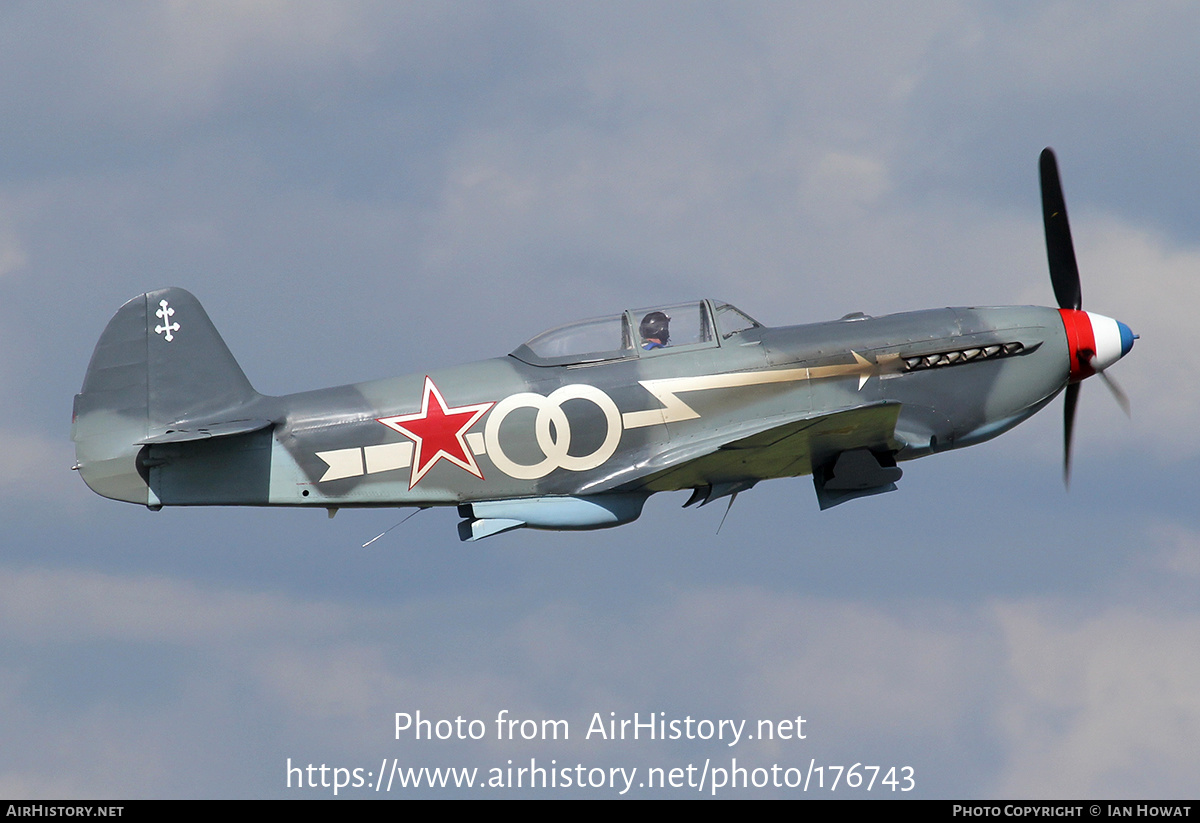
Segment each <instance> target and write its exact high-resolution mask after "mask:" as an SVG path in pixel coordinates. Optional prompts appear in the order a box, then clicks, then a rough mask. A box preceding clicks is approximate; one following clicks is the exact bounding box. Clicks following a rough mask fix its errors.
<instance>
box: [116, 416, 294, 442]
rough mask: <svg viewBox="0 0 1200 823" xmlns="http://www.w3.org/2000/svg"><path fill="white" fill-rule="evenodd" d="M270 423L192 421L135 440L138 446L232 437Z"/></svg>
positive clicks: (263, 421)
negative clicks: (177, 427) (188, 423)
mask: <svg viewBox="0 0 1200 823" xmlns="http://www.w3.org/2000/svg"><path fill="white" fill-rule="evenodd" d="M270 425H272V421H270V420H262V419H253V420H231V421H229V422H227V423H200V424H196V423H193V424H191V425H189V426H188V427H187V428H179V429H174V428H169V429H167V430H166V431H165V432H163V433H162V434H156V435H154V436H152V437H146V438H143V439H142V440H138V441H136V443H137V445H139V446H151V445H157V444H161V443H190V442H193V441H195V440H211V439H212V438H214V437H232V436H234V435H235V434H249V433H250V432H256V431H259V430H260V429H265V428H267V427H268V426H270Z"/></svg>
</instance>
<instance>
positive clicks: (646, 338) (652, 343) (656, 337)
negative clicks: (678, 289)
mask: <svg viewBox="0 0 1200 823" xmlns="http://www.w3.org/2000/svg"><path fill="white" fill-rule="evenodd" d="M638 332H639V333H641V335H642V348H643V349H645V350H646V351H650V350H651V349H664V348H666V347H667V343H669V342H670V341H671V318H670V317H668V316H667V315H666V313H665V312H661V311H652V312H650V313H649V314H647V315H646V316H645V317H643V318H642V323H641V325H640V326H638Z"/></svg>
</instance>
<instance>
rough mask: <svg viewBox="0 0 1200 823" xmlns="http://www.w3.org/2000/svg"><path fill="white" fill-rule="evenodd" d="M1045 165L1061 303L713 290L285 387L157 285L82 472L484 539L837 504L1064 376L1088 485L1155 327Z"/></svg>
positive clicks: (98, 387) (110, 335) (77, 425)
mask: <svg viewBox="0 0 1200 823" xmlns="http://www.w3.org/2000/svg"><path fill="white" fill-rule="evenodd" d="M1040 174H1041V185H1042V210H1043V219H1044V223H1045V233H1046V248H1047V252H1048V257H1049V265H1050V277H1051V282H1052V284H1053V287H1054V294H1055V297H1056V298H1057V301H1058V306H1059V307H1058V308H1057V309H1050V308H1040V307H1035V306H1017V307H1000V308H995V307H993V308H974V307H972V308H943V309H931V310H928V311H918V312H910V313H905V314H893V315H888V316H884V317H868V316H866V315H864V314H861V313H855V314H848V315H846V316H845V317H843V318H841V319H840V320H835V321H832V322H827V323H817V324H812V325H802V326H788V327H783V328H768V327H766V326H763V325H762V324H760V323H758V322H757V321H756V320H754V319H753V318H752V317H750V316H749V315H748V314H746V313H745V312H742V311H741V310H739V309H737V308H735V307H734V306H732V305H730V304H728V303H723V302H718V301H712V300H697V301H693V302H687V303H679V304H675V305H669V306H648V307H645V308H640V309H632V310H628V311H624V312H621V313H619V314H613V315H611V316H608V317H600V318H596V319H591V320H584V321H580V322H575V323H569V324H567V325H564V326H559V327H558V328H554V329H551V330H549V331H546V332H542V333H541V334H539V335H537V336H536V337H534V338H532V339H531V340H529V341H528V342H526V343H524V344H522V345H520V346H518V347H517V348H516V349H515V350H514V351H513V352H512V353H511V354H509V355H508V356H507V357H500V358H495V359H491V360H484V361H481V362H477V363H472V364H469V365H466V366H460V367H457V368H451V369H445V370H441V371H436V372H429V373H423V372H418V373H416V374H412V375H409V376H407V377H397V378H392V379H386V380H377V381H372V382H367V383H358V384H354V385H348V386H340V387H337V388H330V389H322V390H319V391H308V392H301V393H298V394H291V395H287V396H283V397H268V396H264V395H261V394H259V393H258V392H256V391H255V390H254V389H253V388H252V387H251V385H250V383H249V381H248V380H247V379H246V376H245V375H244V374H243V373H242V370H241V368H240V367H239V366H238V364H237V362H236V361H235V360H234V358H233V355H232V354H230V352H229V349H228V348H227V347H226V346H225V343H224V342H223V341H222V339H221V337H220V335H219V334H218V333H217V331H216V329H215V327H214V326H213V325H212V323H211V321H210V320H209V318H208V316H207V315H206V314H205V312H204V309H203V308H201V306H200V303H199V302H198V301H197V300H196V298H194V297H193V296H192V295H191V294H189V293H188V292H186V291H184V290H183V289H179V288H167V289H162V290H159V291H152V292H148V293H146V294H143V295H141V296H139V297H136V298H134V299H133V300H130V301H129V302H128V303H126V304H125V305H124V306H122V307H121V309H120V310H119V311H118V312H117V313H116V315H115V316H114V317H113V318H112V320H111V321H110V322H109V324H108V326H107V328H106V329H105V330H104V333H103V334H102V335H101V337H100V341H99V343H97V345H96V350H95V352H94V354H93V355H92V359H91V363H90V364H89V366H88V370H87V374H86V376H85V377H84V382H83V389H82V391H81V392H80V394H78V395H76V397H75V410H74V423H73V426H72V439H73V440H74V441H75V447H76V457H77V463H76V466H75V468H76V469H78V470H79V472H80V474H81V475H82V476H83V479H84V480H85V481H86V482H87V484H88V486H90V487H91V488H92V489H93V490H94V491H96V492H97V493H99V494H101V495H104V496H105V497H110V498H113V499H116V500H127V501H129V502H133V503H140V504H143V505H145V506H147V507H148V508H150V509H152V510H155V511H157V510H159V509H161V508H162V507H163V506H238V505H247V506H308V507H323V508H325V509H328V510H329V512H330V516H332V515H333V513H334V512H336V511H337V510H338V509H340V508H343V507H365V506H374V507H381V506H391V507H404V506H415V507H429V506H457V507H458V513H459V515H460V516H461V517H462V520H461V522H460V523H459V527H458V529H459V536H460V537H461V539H463V540H478V539H480V538H483V537H487V536H489V535H494V534H498V533H500V532H505V531H508V530H510V529H516V528H521V527H529V528H537V529H595V528H603V527H607V526H616V525H619V524H623V523H628V522H630V521H632V520H635V519H636V518H637V517H638V516H639V515H640V514H641V511H642V506H643V504H644V503H645V501H646V499H647V498H648V497H649V496H650V495H651V494H654V493H655V492H663V491H676V490H690V492H691V496H690V497H689V499H688V501H687V503H685V506H690V505H693V504H696V503H699V504H701V505H704V504H707V503H710V502H712V501H714V500H718V499H721V498H724V497H729V498H730V503H732V499H733V496H735V495H736V494H737V493H739V492H742V491H745V490H747V489H750V488H751V487H752V486H754V485H755V484H756V483H758V482H759V481H761V480H766V479H769V478H781V477H796V476H802V475H806V474H811V475H812V478H813V484H814V486H815V488H816V495H817V501H818V503H819V505H820V507H821V508H822V509H825V508H828V507H830V506H835V505H838V504H840V503H843V502H846V501H848V500H852V499H855V498H859V497H864V496H868V495H874V494H879V493H881V492H887V491H892V490H894V489H895V488H896V481H898V480H899V479H900V477H901V469H900V467H899V465H898V463H901V462H904V461H908V460H914V459H916V458H918V457H924V456H926V455H930V454H934V453H937V452H942V451H946V450H948V449H955V448H962V447H964V446H970V445H973V444H975V443H982V442H983V441H985V440H990V439H991V438H993V437H996V436H997V435H999V434H1001V433H1003V432H1005V431H1007V430H1008V429H1010V428H1012V427H1013V426H1015V425H1017V424H1018V423H1020V422H1021V421H1023V420H1025V419H1026V418H1028V417H1029V416H1031V415H1032V414H1034V413H1035V412H1037V411H1038V410H1039V409H1041V408H1042V407H1044V406H1045V405H1046V404H1047V403H1049V402H1050V401H1051V400H1052V399H1053V398H1054V397H1055V395H1057V394H1058V393H1059V392H1061V391H1063V390H1064V389H1065V390H1066V402H1065V418H1064V421H1065V426H1064V448H1063V458H1064V459H1063V465H1064V477H1066V475H1067V472H1069V468H1070V455H1071V430H1072V422H1073V420H1074V416H1075V407H1076V404H1077V401H1078V397H1079V386H1080V382H1081V381H1082V380H1083V379H1085V378H1086V377H1088V376H1090V375H1092V374H1101V375H1102V376H1104V375H1103V372H1104V370H1105V369H1106V368H1108V367H1109V366H1111V365H1112V364H1113V363H1115V362H1116V361H1117V360H1119V359H1120V358H1121V357H1123V356H1124V355H1126V354H1128V353H1129V351H1130V349H1131V348H1132V346H1133V342H1134V339H1135V335H1134V334H1133V333H1132V332H1131V331H1130V329H1129V327H1128V326H1126V325H1125V324H1124V323H1120V322H1117V321H1116V320H1113V319H1110V318H1108V317H1104V316H1102V315H1098V314H1093V313H1091V312H1085V311H1083V310H1082V300H1081V292H1080V284H1079V272H1078V268H1077V266H1076V261H1075V252H1074V248H1073V245H1072V241H1071V233H1070V228H1069V226H1068V223H1067V212H1066V206H1065V204H1064V201H1063V195H1062V187H1061V184H1060V182H1059V176H1058V167H1057V163H1056V161H1055V158H1054V154H1053V152H1052V151H1051V150H1050V149H1046V150H1045V151H1044V152H1042V155H1041V161H1040ZM1106 380H1107V378H1106ZM1110 386H1111V387H1112V388H1113V389H1114V393H1115V394H1117V396H1118V399H1119V400H1122V402H1123V403H1124V400H1123V395H1122V394H1121V393H1120V391H1119V390H1118V389H1116V387H1115V384H1111V383H1110Z"/></svg>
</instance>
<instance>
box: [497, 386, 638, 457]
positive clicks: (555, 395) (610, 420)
mask: <svg viewBox="0 0 1200 823" xmlns="http://www.w3.org/2000/svg"><path fill="white" fill-rule="evenodd" d="M568 400H587V401H588V402H590V403H593V404H595V406H596V408H598V409H600V411H601V412H603V413H604V420H605V433H604V442H603V443H601V444H600V445H599V446H598V447H597V448H596V450H595V451H593V452H592V453H591V454H584V455H572V454H570V453H569V452H570V449H571V423H570V421H569V420H568V419H567V414H566V412H564V411H563V404H564V403H566V402H567V401H568ZM523 408H531V409H536V410H537V420H536V421H535V423H534V426H533V431H534V436H535V438H536V439H537V444H538V448H540V449H541V450H542V454H544V455H545V457H544V458H543V459H542V460H540V461H538V462H537V463H534V464H532V465H527V464H524V463H517V462H516V461H515V460H512V459H511V458H509V456H508V455H507V454H505V452H504V448H503V447H502V446H501V445H500V426H501V425H503V424H504V418H505V417H507V416H508V415H509V413H510V412H513V411H515V410H517V409H523ZM621 430H622V425H621V412H620V411H619V410H618V409H617V404H616V403H614V402H613V401H612V398H611V397H609V396H608V395H607V394H605V393H604V392H602V391H600V389H598V388H596V387H595V386H587V385H583V384H575V385H571V386H563V387H562V388H559V389H555V390H554V391H552V392H550V394H549V395H547V396H545V397H543V396H542V395H540V394H534V393H533V392H521V393H519V394H511V395H509V396H508V397H506V398H504V399H503V400H501V401H500V402H499V403H497V404H496V405H495V406H493V407H492V411H491V414H489V415H488V419H487V425H486V426H485V427H484V430H483V442H484V445H485V447H486V448H487V454H488V457H489V458H491V461H492V463H494V464H495V465H496V468H498V469H499V470H500V471H502V472H504V473H505V474H507V475H508V476H509V477H515V478H517V479H518V480H537V479H538V478H539V477H545V476H546V475H548V474H549V473H550V472H552V471H554V470H555V469H566V470H567V471H573V472H582V471H587V470H588V469H594V468H597V467H599V466H601V465H603V464H604V461H606V460H608V458H610V457H612V456H613V454H614V453H615V452H616V450H617V445H618V444H619V443H620V442H621Z"/></svg>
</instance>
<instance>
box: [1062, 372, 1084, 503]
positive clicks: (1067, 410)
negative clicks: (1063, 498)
mask: <svg viewBox="0 0 1200 823" xmlns="http://www.w3.org/2000/svg"><path fill="white" fill-rule="evenodd" d="M1079 385H1080V384H1079V383H1068V384H1067V392H1066V395H1065V396H1064V398H1063V400H1064V402H1063V485H1064V486H1066V487H1067V488H1070V486H1071V438H1072V436H1073V435H1074V432H1075V406H1076V405H1078V403H1079Z"/></svg>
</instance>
